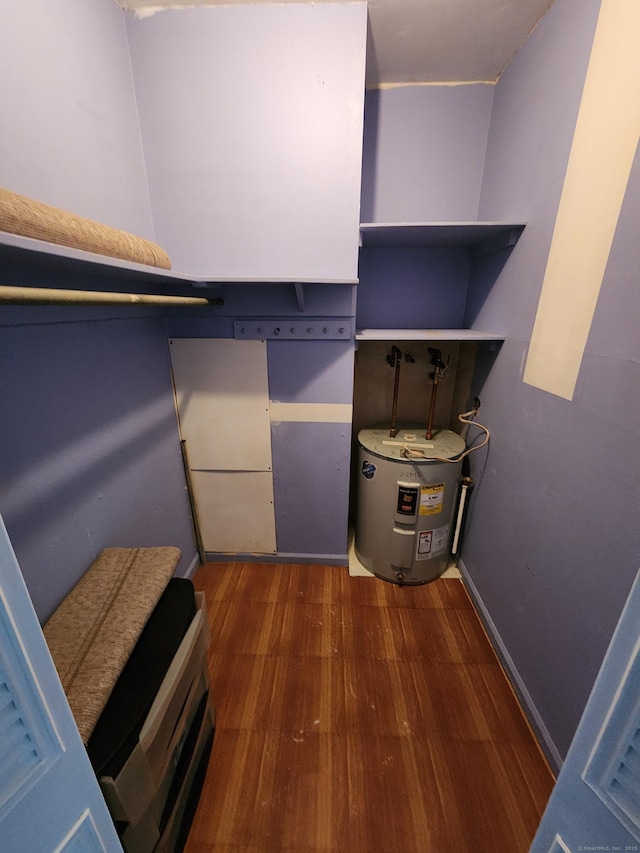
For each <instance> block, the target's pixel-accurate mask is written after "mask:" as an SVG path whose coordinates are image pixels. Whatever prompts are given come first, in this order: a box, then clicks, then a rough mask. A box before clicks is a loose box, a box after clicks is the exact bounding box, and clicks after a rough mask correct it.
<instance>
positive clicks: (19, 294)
mask: <svg viewBox="0 0 640 853" xmlns="http://www.w3.org/2000/svg"><path fill="white" fill-rule="evenodd" d="M0 304H4V305H214V306H221V305H224V300H223V299H221V298H220V297H216V298H213V299H206V298H205V297H202V296H161V295H155V294H151V293H112V292H102V291H100V290H63V289H59V288H48V287H12V286H9V285H0Z"/></svg>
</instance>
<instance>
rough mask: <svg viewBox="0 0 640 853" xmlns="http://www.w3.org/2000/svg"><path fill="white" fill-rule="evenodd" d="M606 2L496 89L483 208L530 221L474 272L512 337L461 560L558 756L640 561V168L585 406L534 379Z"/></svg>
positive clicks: (487, 316) (546, 34) (605, 290)
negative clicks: (562, 203) (529, 367)
mask: <svg viewBox="0 0 640 853" xmlns="http://www.w3.org/2000/svg"><path fill="white" fill-rule="evenodd" d="M598 10H599V2H597V0H587V2H585V0H556V2H555V3H554V5H553V6H552V8H551V10H550V12H549V13H548V14H547V15H546V16H545V18H544V19H543V21H542V23H541V24H540V25H539V27H538V28H537V29H536V31H535V32H534V33H533V35H532V36H531V38H530V39H529V40H528V42H527V43H526V44H525V45H524V47H523V48H522V49H521V50H520V52H519V53H518V55H517V56H516V58H515V60H514V62H513V63H512V64H511V66H510V67H509V69H508V70H507V71H506V73H505V74H504V75H503V77H502V79H501V80H500V82H499V84H498V85H497V87H496V93H495V97H494V104H493V113H492V120H491V132H490V135H489V144H488V151H487V163H486V168H485V177H484V184H483V191H482V197H481V203H480V216H481V218H496V219H498V218H509V217H516V218H517V217H520V216H522V217H523V218H524V219H525V220H526V221H527V223H528V224H527V227H526V229H525V231H524V233H523V235H522V237H521V239H520V241H519V242H518V244H517V246H516V247H515V250H514V251H513V253H512V255H511V257H510V258H509V260H508V262H507V263H506V264H505V265H504V267H503V269H502V270H501V271H499V276H498V280H497V283H496V285H495V286H494V287H493V289H492V290H491V291H490V292H488V291H487V288H486V276H487V274H488V272H489V269H488V266H489V265H491V264H499V262H500V259H497V258H493V259H485V260H483V262H482V264H481V265H479V266H478V267H477V269H476V271H475V272H476V275H477V280H476V281H475V283H474V284H472V290H473V289H474V287H477V292H474V297H473V299H472V300H471V307H470V313H469V318H468V319H469V320H470V321H471V322H472V323H473V325H476V326H477V327H479V328H487V327H488V328H491V329H493V330H496V331H498V332H502V333H504V334H505V335H506V338H507V339H506V342H505V344H504V345H503V347H502V349H501V351H500V354H499V356H498V358H497V360H496V364H495V366H494V368H493V370H492V372H491V374H490V375H489V378H488V379H487V381H486V382H485V383H484V386H483V387H482V389H481V391H480V393H481V399H482V415H483V420H484V422H486V423H487V424H488V425H489V426H490V427H491V430H492V441H491V449H490V452H489V454H488V457H487V459H486V463H483V465H482V466H481V469H482V468H483V469H484V470H480V471H479V472H478V473H479V474H480V484H479V487H478V488H477V489H476V493H475V496H474V498H475V504H474V506H473V511H472V516H471V525H470V529H469V533H468V537H467V540H466V543H465V547H464V551H463V562H464V567H465V569H466V571H467V573H468V575H469V577H470V579H471V581H472V583H473V585H474V586H475V589H476V591H477V595H478V596H479V598H480V600H481V602H482V605H483V607H484V608H485V609H486V612H487V614H488V617H489V619H490V620H491V622H492V623H493V626H494V628H495V631H496V633H497V635H498V637H499V639H500V641H501V643H502V645H503V647H504V650H505V651H506V653H507V655H508V656H509V657H510V659H511V663H512V666H513V667H514V669H515V672H516V675H517V678H518V681H519V686H520V688H521V689H522V690H523V692H524V694H525V695H526V694H528V698H529V701H530V702H531V704H532V708H533V711H534V714H535V715H537V721H538V723H539V724H540V728H541V730H542V732H543V734H544V735H545V736H546V737H547V739H548V740H547V746H548V747H550V754H551V757H552V759H553V758H555V759H556V761H557V760H558V759H559V758H560V757H562V756H564V755H565V753H566V751H567V749H568V747H569V743H570V741H571V738H572V736H573V733H574V731H575V728H576V725H577V723H578V719H579V717H580V714H581V712H582V709H583V707H584V704H585V701H586V699H587V696H588V694H589V691H590V688H591V686H592V684H593V682H594V679H595V676H596V673H597V671H598V667H599V665H600V662H601V660H602V658H603V655H604V653H605V650H606V648H607V645H608V642H609V639H610V637H611V634H612V631H613V629H614V627H615V624H616V621H617V618H618V616H619V614H620V612H621V610H622V606H623V604H624V601H625V598H626V596H627V594H628V592H629V588H630V586H631V583H632V580H633V578H634V576H635V573H636V571H637V568H638V565H639V560H640V548H639V545H640V541H639V540H640V536H639V533H638V508H639V506H640V492H639V489H638V483H639V482H640V477H639V476H638V475H639V474H640V441H639V432H638V429H639V424H640V397H639V394H638V388H640V366H639V365H640V346H639V338H638V331H637V329H638V324H637V318H638V317H639V316H640V293H639V291H638V288H637V282H635V281H634V273H633V271H634V270H637V269H638V265H639V264H640V252H639V247H638V241H637V230H638V223H639V222H640V162H636V164H635V168H634V172H633V175H632V177H631V181H630V183H629V187H628V191H627V195H626V199H625V203H624V208H623V210H622V213H621V217H620V220H619V225H618V230H617V233H616V238H615V241H614V245H613V249H612V253H611V256H610V260H609V264H608V268H607V272H606V276H605V280H604V283H603V287H602V291H601V293H600V298H599V301H598V305H597V310H596V314H595V318H594V321H593V325H592V329H591V334H590V336H589V340H588V344H587V349H586V352H585V355H584V359H583V364H582V369H581V372H580V376H579V381H578V386H577V389H576V394H575V397H574V399H573V401H571V402H568V401H567V400H563V399H560V398H558V397H555V396H553V395H551V394H548V393H547V392H544V391H540V390H538V389H536V388H533V387H531V386H529V385H526V384H524V383H523V381H522V373H523V366H524V359H525V356H526V353H527V347H528V342H529V338H530V335H531V330H532V327H533V322H534V318H535V313H536V309H537V302H538V297H539V294H540V289H541V285H542V280H543V276H544V270H545V265H546V259H547V256H548V252H549V246H550V241H551V235H552V231H553V226H554V222H555V215H556V211H557V207H558V202H559V199H560V193H561V189H562V181H563V178H564V172H565V168H566V164H567V161H568V157H569V151H570V147H571V141H572V135H573V128H574V125H575V120H576V116H577V112H578V107H579V103H580V97H581V92H582V86H583V82H584V76H585V72H586V68H587V63H588V59H589V53H590V47H591V43H592V39H593V34H594V31H595V24H596V18H597V13H598ZM495 272H496V270H495V269H494V270H493V273H495Z"/></svg>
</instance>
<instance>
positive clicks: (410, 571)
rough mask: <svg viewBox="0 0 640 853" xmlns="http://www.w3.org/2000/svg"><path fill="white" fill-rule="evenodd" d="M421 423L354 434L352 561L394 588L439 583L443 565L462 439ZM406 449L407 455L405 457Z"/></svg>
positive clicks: (452, 512) (456, 492)
mask: <svg viewBox="0 0 640 853" xmlns="http://www.w3.org/2000/svg"><path fill="white" fill-rule="evenodd" d="M425 432H426V427H425V426H424V425H423V424H407V425H402V426H401V427H400V429H398V431H397V434H396V435H395V436H393V437H390V435H389V427H388V426H386V427H382V426H381V427H373V428H371V429H363V430H361V431H360V432H359V433H358V475H357V476H358V491H357V519H356V530H355V549H356V555H357V557H358V559H359V560H360V562H361V563H362V565H363V566H364V567H365V568H367V569H368V570H369V571H370V572H373V574H374V575H377V576H378V577H380V578H383V579H384V580H388V581H393V582H394V583H399V584H419V583H426V582H427V581H431V580H434V579H435V578H437V577H439V575H441V574H442V573H443V572H444V570H445V569H446V567H447V563H448V561H449V552H450V546H451V538H452V534H453V516H454V512H455V508H456V504H457V497H458V488H459V483H460V472H461V468H462V462H461V461H455V462H446V461H441V460H446V459H456V458H457V457H458V456H459V455H460V454H461V453H462V452H463V451H464V450H465V447H466V445H465V442H464V439H463V438H462V437H461V436H459V435H458V434H457V433H455V432H452V431H451V430H443V429H434V430H433V437H432V438H431V439H426V438H425ZM407 448H409V451H410V452H407Z"/></svg>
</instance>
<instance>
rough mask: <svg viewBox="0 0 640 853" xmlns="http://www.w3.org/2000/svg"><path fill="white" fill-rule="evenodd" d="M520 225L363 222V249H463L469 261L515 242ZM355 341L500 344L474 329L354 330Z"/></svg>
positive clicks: (493, 336)
mask: <svg viewBox="0 0 640 853" xmlns="http://www.w3.org/2000/svg"><path fill="white" fill-rule="evenodd" d="M524 227H525V223H524V222H363V223H361V225H360V244H361V246H362V248H363V249H385V248H386V249H420V248H432V249H437V248H463V249H464V248H466V249H467V250H468V252H469V256H470V257H471V258H477V257H479V256H481V255H486V254H489V253H491V252H495V251H499V250H501V249H510V248H512V247H513V246H515V244H516V243H517V242H518V239H519V237H520V235H521V233H522V231H523V230H524ZM355 338H356V340H357V341H473V342H476V341H477V342H480V341H504V335H497V334H494V333H492V332H483V331H477V330H476V329H383V328H375V329H357V330H356V335H355Z"/></svg>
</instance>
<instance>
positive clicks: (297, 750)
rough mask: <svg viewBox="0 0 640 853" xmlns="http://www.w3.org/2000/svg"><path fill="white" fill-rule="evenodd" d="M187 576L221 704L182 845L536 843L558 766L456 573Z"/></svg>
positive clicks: (415, 852)
mask: <svg viewBox="0 0 640 853" xmlns="http://www.w3.org/2000/svg"><path fill="white" fill-rule="evenodd" d="M195 584H196V587H197V588H198V589H200V590H204V592H205V593H206V599H207V609H208V615H209V621H210V624H211V634H212V643H211V648H210V651H209V669H210V676H211V691H212V697H213V702H214V705H215V707H216V714H217V718H216V734H215V739H214V744H213V750H212V754H211V760H210V763H209V768H208V772H207V776H206V779H205V783H204V787H203V790H202V795H201V798H200V803H199V806H198V810H197V812H196V815H195V818H194V821H193V825H192V827H191V832H190V835H189V839H188V842H187V846H186V848H185V853H276V851H277V853H284V851H287V853H485V851H486V853H489V851H491V853H497V851H500V853H526V851H527V850H528V848H529V844H530V842H531V839H532V838H533V835H534V833H535V830H536V827H537V824H538V822H539V820H540V817H541V814H542V811H543V809H544V806H545V804H546V801H547V799H548V796H549V794H550V792H551V788H552V785H553V781H554V780H553V776H552V774H551V772H550V770H549V768H548V766H547V765H546V763H545V761H544V759H543V757H542V755H541V753H540V751H539V749H538V746H537V744H536V743H535V741H534V739H533V737H532V735H531V732H530V730H529V728H528V726H527V724H526V722H525V719H524V717H523V715H522V712H521V710H520V708H519V707H518V704H517V702H516V700H515V697H514V695H513V693H512V691H511V688H510V686H509V684H508V682H507V680H506V678H505V675H504V673H503V671H502V669H501V667H500V665H499V663H498V661H497V659H496V657H495V654H494V652H493V650H492V648H491V646H490V644H489V642H488V640H487V637H486V635H485V633H484V631H483V628H482V626H481V624H480V622H479V620H478V617H477V615H476V613H475V611H474V609H473V608H472V606H471V603H470V601H469V598H468V596H467V594H466V591H465V589H464V586H463V584H462V582H461V581H460V580H456V579H447V580H445V579H442V578H441V579H438V580H437V581H434V582H432V583H430V584H425V585H422V586H418V587H399V586H396V585H394V584H390V583H387V582H385V581H381V580H378V579H374V578H360V577H350V576H349V574H348V571H347V569H346V568H342V567H330V566H313V565H304V566H299V565H273V564H268V565H266V564H257V563H211V564H207V565H206V566H203V567H201V568H200V569H199V570H198V572H197V574H196V577H195Z"/></svg>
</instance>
